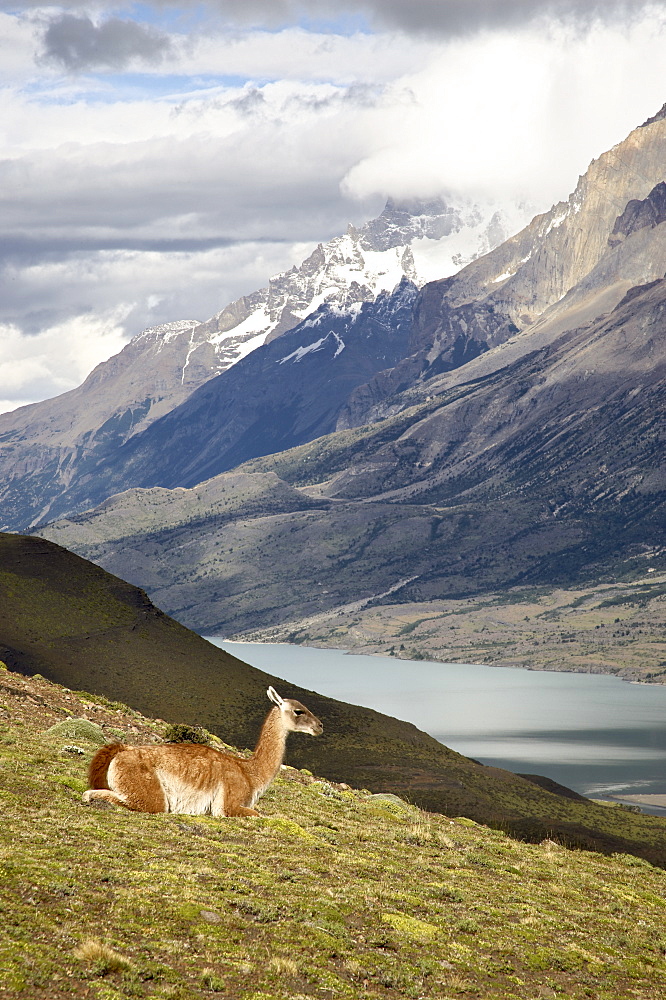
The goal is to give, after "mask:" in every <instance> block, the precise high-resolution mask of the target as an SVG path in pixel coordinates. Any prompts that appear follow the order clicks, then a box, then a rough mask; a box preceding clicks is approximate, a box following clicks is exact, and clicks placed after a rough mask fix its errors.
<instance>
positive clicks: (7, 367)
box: [0, 242, 313, 413]
mask: <svg viewBox="0 0 666 1000" xmlns="http://www.w3.org/2000/svg"><path fill="white" fill-rule="evenodd" d="M312 249H313V247H312V245H311V244H301V243H284V242H281V243H261V244H257V243H244V244H234V245H232V246H229V247H222V248H219V249H212V250H203V251H195V252H185V251H178V252H176V251H173V252H170V253H160V252H157V251H142V252H139V251H126V250H117V251H95V252H69V253H59V254H54V255H51V256H45V255H43V254H42V255H40V254H39V253H36V254H35V256H34V257H33V258H32V259H21V260H18V261H17V260H12V261H8V260H5V262H4V265H3V266H2V267H0V282H1V283H2V286H3V295H2V297H1V298H0V303H1V309H0V397H1V398H0V413H2V412H4V411H6V410H12V409H15V408H16V407H17V406H23V405H25V404H27V403H32V402H36V401H38V400H40V399H47V398H50V397H52V396H56V395H58V394H59V393H62V392H66V391H67V390H69V389H73V388H74V387H75V386H77V385H79V384H80V383H81V382H82V381H83V379H84V378H85V377H86V376H87V375H88V373H89V372H90V371H91V370H92V368H94V367H95V365H97V364H99V363H100V362H101V361H105V360H106V359H107V358H108V357H109V356H110V355H111V354H115V353H117V352H118V351H119V350H121V348H122V347H123V346H124V344H125V343H127V341H128V340H129V338H130V336H132V335H134V334H136V333H138V332H139V331H141V330H143V329H145V328H146V327H148V326H154V325H157V324H160V323H165V322H169V321H171V320H174V319H205V318H208V317H209V316H211V315H213V313H215V312H217V311H218V310H219V309H220V308H221V307H222V306H223V305H226V303H227V302H231V301H233V300H235V299H237V298H239V297H240V296H241V295H243V294H246V293H248V292H251V291H254V290H255V289H257V288H261V287H262V286H263V285H265V284H266V279H267V276H268V275H270V274H275V273H276V272H278V271H281V270H286V269H288V268H289V267H291V266H292V265H293V264H296V263H300V261H301V260H302V259H303V258H304V257H305V256H307V254H308V253H309V252H310V251H311V250H312Z"/></svg>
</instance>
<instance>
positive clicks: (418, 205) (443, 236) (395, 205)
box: [137, 199, 531, 381]
mask: <svg viewBox="0 0 666 1000" xmlns="http://www.w3.org/2000/svg"><path fill="white" fill-rule="evenodd" d="M529 217H531V213H530V212H529V210H528V209H527V208H526V207H524V206H523V207H522V208H516V207H515V206H512V207H510V208H508V209H507V208H506V207H505V208H501V209H498V207H497V206H496V205H493V206H488V205H486V206H483V205H481V206H480V205H477V204H472V203H470V204H466V205H459V206H457V207H455V206H451V205H448V204H447V203H446V202H445V201H443V200H442V199H434V200H430V201H425V202H419V201H414V200H412V201H394V200H393V199H389V201H388V202H387V204H386V207H385V208H384V211H383V212H382V213H381V215H379V216H378V217H377V218H376V219H372V220H370V221H369V222H366V223H365V224H364V225H363V226H360V227H358V228H356V227H355V226H352V225H349V226H348V227H347V231H346V233H344V235H342V236H337V237H335V238H334V239H332V240H330V241H329V242H328V243H320V244H319V245H318V246H317V247H315V249H314V250H313V251H312V253H311V254H310V255H309V257H307V258H306V259H305V260H304V261H303V262H302V264H300V266H298V267H296V266H294V267H292V268H290V269H289V270H288V271H284V272H282V273H281V274H277V275H275V276H274V277H273V278H271V279H270V280H269V282H268V285H267V286H266V287H265V288H262V289H259V291H256V292H253V293H252V294H251V295H248V296H244V297H243V298H241V299H238V300H237V301H235V302H232V303H230V305H228V306H226V307H225V308H224V309H223V310H222V311H221V312H219V313H217V315H215V316H213V317H212V319H210V320H208V321H207V322H205V323H200V324H194V323H191V322H189V321H184V322H182V323H168V324H164V325H163V326H162V327H153V328H151V329H150V330H148V331H144V333H143V334H140V335H139V338H137V339H140V338H142V337H148V335H152V336H155V335H157V339H160V337H161V338H162V339H163V341H164V342H165V343H167V342H171V341H173V340H175V339H176V338H178V337H181V338H183V346H184V349H185V350H186V354H187V358H188V359H189V358H191V357H192V356H193V355H194V352H198V356H199V357H200V358H202V357H203V353H205V354H206V355H207V361H206V363H207V364H208V365H209V366H210V376H213V375H216V374H218V373H220V372H222V371H224V370H225V369H226V368H229V367H230V366H231V365H234V364H236V362H238V361H240V360H241V358H244V357H246V356H247V355H248V354H249V353H251V352H252V351H253V350H255V349H256V348H257V347H259V346H261V345H262V344H264V343H266V342H267V341H269V340H274V339H275V338H276V337H279V336H280V335H281V334H283V333H286V332H287V331H288V330H291V329H292V328H293V327H294V326H296V325H297V324H298V323H300V322H302V321H303V320H304V319H305V318H306V317H307V316H309V315H310V314H312V313H313V312H315V311H316V310H317V309H318V308H319V307H320V306H322V305H329V306H330V307H333V308H336V309H338V310H340V311H341V312H351V311H352V310H354V309H355V308H358V307H359V306H360V304H361V303H363V302H369V301H374V299H375V298H376V297H377V296H378V295H379V294H380V293H381V292H390V291H392V290H393V289H394V288H395V287H396V285H397V284H399V282H400V281H401V280H402V279H403V278H407V279H409V281H411V282H413V283H414V284H415V285H417V286H420V285H423V284H424V283H425V282H426V281H431V280H433V279H435V278H444V277H448V276H449V275H451V274H454V273H455V272H456V271H457V270H459V269H460V268H461V267H462V266H464V265H465V264H467V263H469V262H470V261H471V260H474V259H475V258H476V257H479V256H481V255H482V254H484V253H487V252H488V251H489V250H492V249H493V248H494V247H495V246H497V245H498V244H499V243H501V242H502V241H503V240H505V239H506V238H507V237H508V236H510V235H511V234H512V233H513V232H515V231H516V230H517V229H519V228H520V227H521V226H523V225H524V224H525V222H526V221H528V218H529ZM185 341H187V343H186V344H185ZM204 347H205V348H206V351H205V352H202V351H201V350H200V349H203V348H204ZM199 371H200V369H199ZM188 374H189V373H188V372H186V369H185V367H184V368H183V376H182V378H183V381H186V380H187V377H188Z"/></svg>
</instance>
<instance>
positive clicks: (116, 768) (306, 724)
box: [83, 687, 324, 816]
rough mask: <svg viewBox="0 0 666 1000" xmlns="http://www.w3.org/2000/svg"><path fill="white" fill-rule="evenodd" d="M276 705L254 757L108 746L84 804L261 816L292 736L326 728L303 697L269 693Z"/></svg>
mask: <svg viewBox="0 0 666 1000" xmlns="http://www.w3.org/2000/svg"><path fill="white" fill-rule="evenodd" d="M266 693H267V694H268V697H269V698H270V700H271V701H272V702H273V706H274V707H273V708H271V709H270V711H269V713H268V715H267V716H266V719H265V720H264V724H263V726H262V728H261V733H260V735H259V741H258V743H257V746H256V748H255V751H254V753H253V754H252V756H251V757H247V758H242V757H234V756H232V754H228V753H222V752H221V751H219V750H214V749H213V748H212V747H208V746H202V745H201V744H196V743H164V744H162V745H161V746H140V747H132V746H126V745H125V744H123V743H109V744H108V745H107V746H104V747H102V748H101V749H100V750H98V751H97V753H96V754H95V756H94V757H93V759H92V761H91V762H90V768H89V769H88V783H89V785H90V788H89V789H88V791H86V792H84V793H83V801H84V802H85V803H86V804H88V805H90V804H92V803H94V802H100V801H102V802H109V803H111V804H112V805H116V806H125V808H126V809H133V810H135V811H137V812H149V813H160V812H172V813H189V814H190V815H191V816H198V815H203V814H205V813H208V814H210V815H212V816H258V815H259V813H258V812H257V810H256V809H255V808H254V805H255V803H256V801H257V799H258V798H259V796H260V795H263V793H264V792H265V791H266V789H267V788H268V786H269V785H270V783H271V782H272V780H273V778H274V777H275V775H276V774H277V773H278V771H279V770H280V765H281V764H282V761H283V760H284V753H285V746H286V742H287V734H288V733H292V732H293V733H309V734H310V735H311V736H319V735H320V734H321V733H322V732H323V731H324V727H323V726H322V724H321V722H320V721H319V719H318V718H317V717H316V716H314V715H313V714H312V712H310V711H309V710H308V709H307V708H306V707H305V705H301V703H300V701H294V700H292V699H291V698H281V697H280V695H279V694H278V693H277V691H276V690H275V688H273V687H269V688H268V691H267V692H266Z"/></svg>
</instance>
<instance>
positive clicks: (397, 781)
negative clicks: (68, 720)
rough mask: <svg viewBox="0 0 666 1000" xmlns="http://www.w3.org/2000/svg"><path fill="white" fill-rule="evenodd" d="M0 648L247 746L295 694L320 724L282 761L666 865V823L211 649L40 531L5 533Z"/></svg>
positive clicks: (75, 683) (537, 835) (5, 655)
mask: <svg viewBox="0 0 666 1000" xmlns="http://www.w3.org/2000/svg"><path fill="white" fill-rule="evenodd" d="M0 588H1V591H0V607H1V608H2V618H1V619H0V659H3V660H4V661H5V662H6V663H7V664H8V666H10V667H11V668H12V669H14V670H20V671H21V672H22V673H23V674H34V673H40V674H42V675H44V676H45V677H47V678H48V679H50V680H53V681H56V682H58V683H61V684H65V685H66V686H67V687H68V688H73V689H75V690H84V691H91V692H93V693H94V694H96V695H103V696H105V697H106V698H110V699H113V700H118V701H121V702H123V703H125V704H130V705H132V707H133V708H135V709H137V710H139V711H142V712H144V713H146V714H149V715H151V716H153V717H159V718H162V719H165V720H167V721H169V722H174V723H189V724H196V725H203V726H204V727H205V728H206V729H208V730H210V731H211V732H214V733H215V734H216V735H218V736H219V737H221V738H222V739H224V740H226V741H227V742H229V743H233V744H234V745H236V746H241V747H247V746H253V745H254V742H255V740H256V735H257V733H258V731H259V726H260V723H261V721H262V719H263V717H264V714H265V711H266V708H267V705H268V702H267V700H266V687H267V685H268V684H274V685H275V686H276V687H277V689H278V691H280V693H281V694H283V695H285V696H287V697H290V696H291V697H296V698H298V699H300V700H301V701H303V702H305V704H306V705H307V706H308V707H309V708H310V709H312V711H314V712H315V713H316V714H317V715H318V716H319V717H320V718H321V719H322V720H323V721H324V726H325V733H324V736H323V737H320V738H318V739H316V740H308V739H300V740H298V739H294V740H292V741H291V743H290V745H289V749H288V756H287V761H288V763H290V764H293V765H295V766H298V767H307V768H309V769H310V770H312V771H316V772H317V773H318V774H320V775H322V776H323V777H325V778H327V779H329V780H333V781H344V782H347V783H349V784H351V785H356V786H359V787H367V788H370V789H371V790H373V791H377V792H381V791H389V792H397V793H398V794H400V795H402V796H403V797H407V798H409V799H410V801H412V802H414V803H416V804H418V805H419V806H421V807H423V808H427V809H431V810H433V811H440V812H443V813H448V814H453V815H465V816H468V817H469V818H471V819H473V820H475V821H478V822H484V823H488V824H491V825H493V826H495V827H497V828H501V829H503V830H505V831H510V832H511V833H513V834H514V835H516V836H518V837H521V838H524V839H527V840H533V841H539V840H541V839H543V837H545V836H550V837H555V836H557V837H558V838H560V839H561V840H562V841H563V842H564V843H567V844H571V845H576V846H581V847H590V848H594V849H598V850H602V851H606V852H612V851H622V852H627V853H635V854H637V855H640V856H642V857H645V858H647V859H648V860H649V861H651V862H653V863H655V864H659V865H663V866H664V867H666V822H664V821H663V820H660V819H658V818H655V817H652V816H642V815H634V814H631V813H628V812H625V811H623V810H614V809H608V808H605V807H603V806H599V805H595V804H594V803H591V802H587V801H575V800H571V799H569V798H565V797H562V796H559V795H556V794H552V793H551V792H549V791H545V790H544V789H543V788H541V787H539V786H538V785H536V784H534V783H532V782H529V781H526V780H524V779H523V778H520V777H518V776H517V775H514V774H511V773H510V772H508V771H503V770H500V769H496V768H491V767H484V766H482V765H481V764H477V763H476V762H475V761H472V760H469V759H468V758H466V757H463V756H461V755H460V754H457V753H455V752H454V751H452V750H450V749H448V747H445V746H443V745H442V744H441V743H439V742H438V741H437V740H435V739H433V738H432V737H431V736H428V735H427V734H426V733H423V732H421V731H419V730H418V729H417V728H416V727H415V726H413V725H411V724H410V723H407V722H401V721H399V720H398V719H393V718H390V717H389V716H386V715H381V714H380V713H378V712H374V711H372V710H370V709H364V708H358V707H356V706H353V705H347V704H345V703H343V702H339V701H335V700H333V699H330V698H325V697H323V696H321V695H318V694H315V693H314V692H311V691H305V690H303V689H302V688H299V687H296V686H295V685H292V684H290V683H288V682H287V681H284V680H282V679H280V678H277V677H274V676H269V675H268V674H265V673H263V672H262V671H260V670H257V669H255V668H253V667H250V666H248V665H247V664H244V663H242V661H240V660H237V659H235V658H234V657H232V656H230V655H229V654H227V653H225V652H223V651H222V650H219V649H217V648H215V647H213V646H212V645H210V644H209V643H207V642H206V641H205V640H203V639H201V638H200V637H199V636H197V635H195V634H194V633H192V632H189V631H188V630H187V629H185V628H183V626H181V625H179V624H178V623H177V622H175V621H172V620H171V619H169V618H167V617H166V616H165V615H164V614H162V612H160V611H158V610H157V609H156V608H155V607H153V605H152V604H151V603H150V602H149V601H148V599H147V598H146V596H145V594H143V592H141V591H139V590H137V589H136V588H134V587H131V586H130V585H129V584H127V583H124V582H123V581H122V580H119V579H118V578H116V577H112V576H110V574H108V573H106V572H105V571H104V570H102V569H100V568H99V567H98V566H95V565H93V564H92V563H89V562H86V561H85V560H83V559H80V558H79V557H78V556H74V555H73V554H72V553H69V552H67V551H66V550H65V549H62V548H60V547H59V546H56V545H53V544H52V543H51V542H47V541H45V540H44V539H39V538H29V537H25V536H20V535H0Z"/></svg>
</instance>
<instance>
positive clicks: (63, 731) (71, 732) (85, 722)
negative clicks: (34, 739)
mask: <svg viewBox="0 0 666 1000" xmlns="http://www.w3.org/2000/svg"><path fill="white" fill-rule="evenodd" d="M44 735H45V736H49V737H53V738H57V739H65V740H87V741H88V742H89V743H96V744H98V745H99V746H103V745H104V744H105V743H108V742H109V741H108V739H107V738H106V736H105V734H104V732H103V730H102V728H101V727H100V726H98V725H97V723H96V722H91V721H90V719H63V720H62V721H61V722H56V724H55V725H54V726H51V727H50V728H49V729H47V730H46V733H45V734H44Z"/></svg>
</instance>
